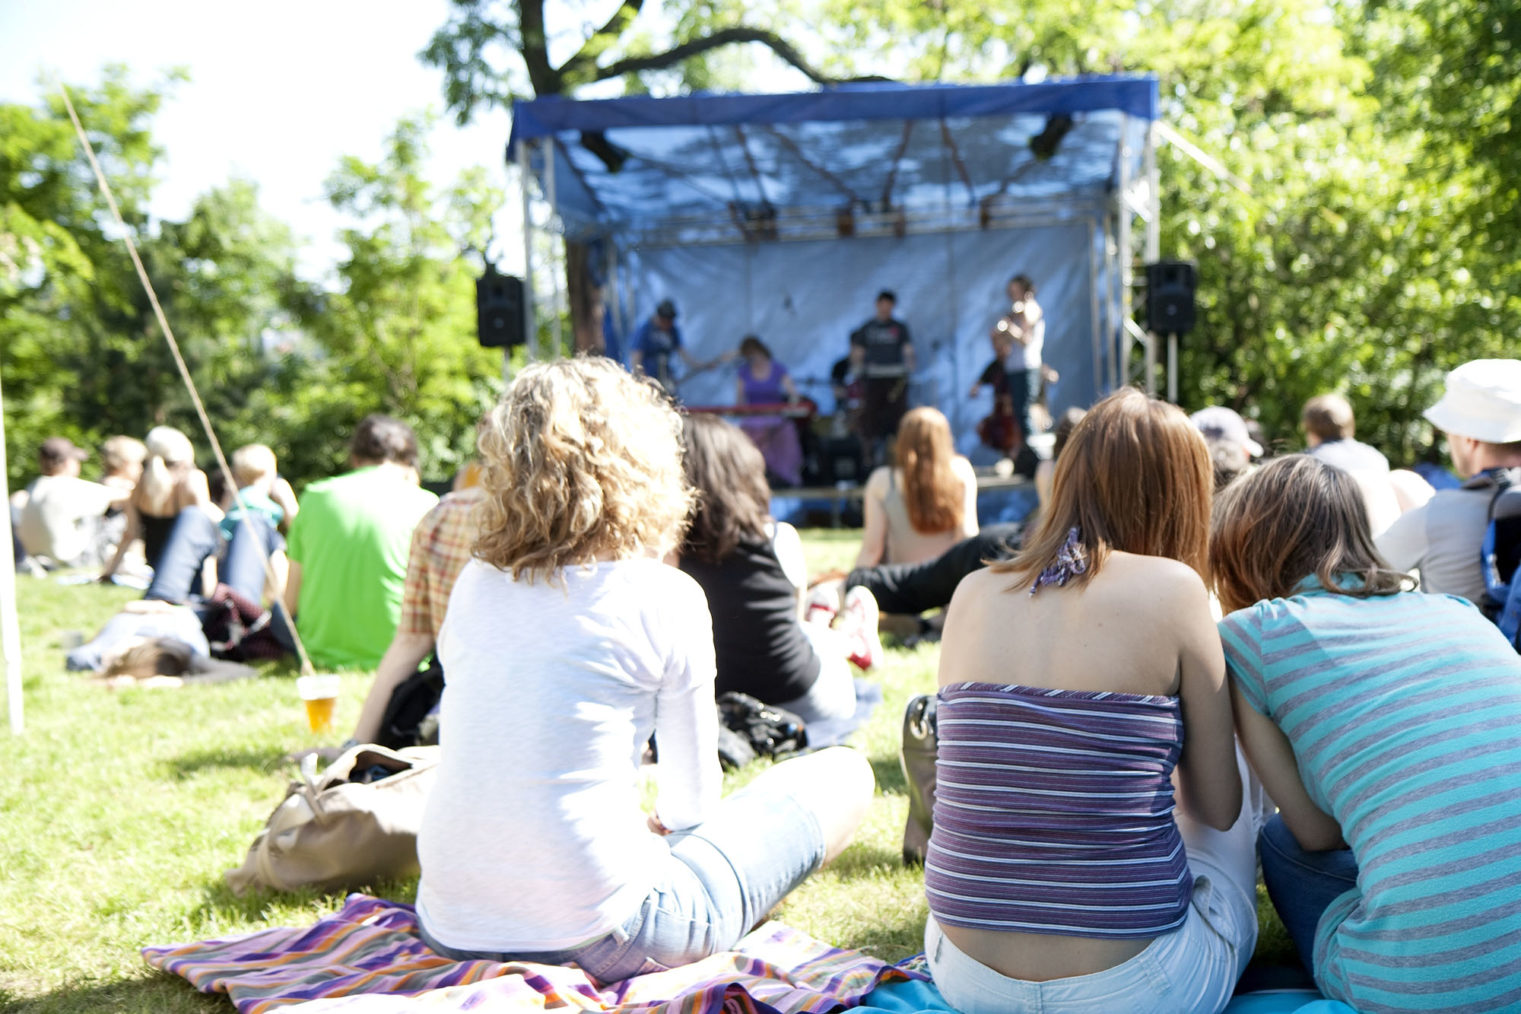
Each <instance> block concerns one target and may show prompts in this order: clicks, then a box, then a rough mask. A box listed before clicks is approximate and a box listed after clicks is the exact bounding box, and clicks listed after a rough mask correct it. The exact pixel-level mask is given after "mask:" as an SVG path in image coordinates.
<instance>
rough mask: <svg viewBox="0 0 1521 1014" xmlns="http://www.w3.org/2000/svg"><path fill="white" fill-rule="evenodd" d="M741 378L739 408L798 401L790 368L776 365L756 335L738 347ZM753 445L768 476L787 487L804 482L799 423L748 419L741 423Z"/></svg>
mask: <svg viewBox="0 0 1521 1014" xmlns="http://www.w3.org/2000/svg"><path fill="white" fill-rule="evenodd" d="M739 357H740V360H741V362H740V364H739V377H738V379H737V380H736V381H735V395H734V400H735V403H736V404H739V405H776V404H780V403H781V402H784V401H785V402H788V403H789V404H795V403H796V402H797V401H798V393H797V386H796V385H795V384H793V382H792V377H791V375H789V374H788V372H787V367H786V366H784V365H782V364H781V363H779V362H777V361H776V359H775V358H774V357H773V356H772V355H771V350H770V349H769V348H767V347H766V343H765V342H763V341H761V340H760V339H759V338H757V337H756V336H755V335H753V334H750V335H745V338H744V341H742V342H740V343H739ZM739 427H740V429H742V430H744V431H745V435H746V436H748V437H749V438H750V440H751V442H752V443H754V444H755V446H756V447H758V448H760V452H761V457H762V458H764V459H765V461H766V473H767V475H768V476H769V477H771V478H772V479H773V480H775V481H779V482H781V483H784V484H786V485H788V486H799V485H802V482H803V448H802V444H801V443H800V442H799V440H798V434H797V423H795V422H794V421H793V420H791V419H789V418H787V417H786V416H781V415H755V416H745V417H743V418H742V419H740V420H739Z"/></svg>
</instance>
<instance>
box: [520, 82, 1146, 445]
mask: <svg viewBox="0 0 1521 1014" xmlns="http://www.w3.org/2000/svg"><path fill="white" fill-rule="evenodd" d="M1157 105H1158V98H1157V80H1156V78H1154V77H1151V76H1141V75H1121V76H1106V77H1092V78H1082V79H1076V80H1060V81H1045V82H1040V83H1036V84H1023V83H1019V82H1010V83H1003V84H994V85H938V84H936V85H898V84H872V85H850V86H839V87H833V88H827V89H823V90H820V91H815V92H806V93H799V94H788V95H704V94H698V95H685V96H679V97H674V98H650V97H647V96H635V97H628V98H616V99H603V100H593V101H577V100H573V99H565V98H545V99H536V100H533V101H528V102H518V103H515V104H514V106H513V125H512V137H511V140H510V141H509V143H508V154H509V157H510V158H512V159H513V160H515V161H517V162H518V164H519V165H526V167H527V168H528V170H529V176H530V177H531V178H532V179H533V180H535V181H536V182H537V184H538V190H539V192H540V194H541V195H542V196H543V197H544V198H546V200H548V201H549V203H550V204H552V205H553V209H554V222H553V224H552V225H551V228H552V229H553V230H555V231H560V232H563V234H564V235H565V236H567V237H569V238H574V239H579V240H598V241H600V244H599V245H598V247H597V249H598V250H600V251H602V253H603V254H604V255H605V261H606V263H605V264H603V263H600V260H601V258H600V257H599V258H598V260H599V263H597V264H595V265H594V266H593V270H594V271H597V272H598V273H599V274H600V275H601V276H602V277H603V279H604V280H605V281H606V282H607V284H606V285H605V287H604V297H605V298H606V299H607V309H608V317H609V320H610V321H611V323H612V331H613V333H614V335H615V336H617V337H619V338H621V339H622V341H623V342H624V343H625V345H626V343H627V340H628V338H629V335H630V333H631V332H632V331H633V329H634V328H635V327H637V326H638V324H639V323H640V322H641V321H643V320H645V319H647V318H648V317H649V316H650V314H651V313H652V312H653V310H654V308H655V306H656V304H657V303H658V302H659V301H660V300H662V299H673V300H674V301H675V302H676V304H677V305H678V306H679V307H680V311H681V315H680V320H679V323H680V326H681V329H682V333H683V339H684V342H685V344H686V346H687V347H688V348H689V349H690V350H691V351H692V352H693V353H694V354H695V356H696V357H697V358H699V359H709V358H712V357H715V356H716V355H717V354H718V353H720V352H723V351H727V350H730V349H733V348H734V347H735V346H736V345H737V343H738V342H739V339H740V337H741V336H742V335H744V334H746V333H751V334H757V335H759V336H760V337H761V338H762V339H763V340H764V341H766V342H767V343H768V344H769V345H770V346H771V347H772V349H773V350H774V351H775V352H776V354H777V357H778V359H779V360H781V361H782V362H784V363H785V364H786V365H787V366H788V368H789V369H790V370H791V372H792V375H793V377H794V379H795V380H797V381H798V383H799V385H800V386H801V387H802V388H803V389H804V391H805V393H807V394H810V395H812V396H814V397H815V398H816V399H817V400H819V401H820V403H821V404H823V405H825V406H826V410H827V407H828V406H829V405H830V403H831V402H832V396H831V395H830V386H829V382H828V377H829V373H830V369H831V366H832V365H833V364H834V363H835V361H836V360H837V359H839V358H840V357H842V356H844V355H845V353H846V350H847V348H848V335H849V334H850V332H851V331H852V330H853V329H854V328H856V327H857V326H859V325H860V323H861V322H862V321H863V320H864V319H865V318H866V317H867V316H868V315H869V314H870V312H871V309H872V303H873V298H874V296H875V294H876V292H877V291H878V290H879V289H884V288H886V289H894V290H896V291H897V293H898V298H899V304H898V312H899V316H900V317H901V318H902V319H903V320H905V321H906V322H907V324H908V325H909V328H910V331H911V333H912V335H913V339H914V344H915V347H916V349H917V351H918V360H919V363H920V364H921V368H920V370H919V372H918V373H917V374H916V375H915V377H914V379H913V383H912V385H911V388H910V397H911V400H912V401H913V402H914V403H916V404H931V405H937V406H939V407H940V408H941V409H942V410H943V411H945V413H946V414H947V415H948V416H949V417H950V418H951V420H952V422H953V425H954V426H955V428H956V431H957V433H958V435H959V440H960V443H961V445H962V447H963V449H966V450H970V449H971V448H972V447H973V446H975V444H976V435H975V427H976V421H977V420H978V419H979V418H980V417H981V416H982V415H984V414H986V413H987V411H988V410H989V408H990V406H989V405H988V404H987V399H988V398H989V395H988V394H987V392H986V389H984V391H983V393H982V394H981V395H979V397H978V399H977V400H972V399H971V398H970V397H969V395H968V393H967V392H968V391H969V390H970V389H971V387H972V383H973V381H974V380H976V379H977V377H978V375H979V374H980V373H981V371H982V369H983V367H984V366H985V365H986V363H987V361H988V359H989V357H990V355H991V350H990V348H989V341H988V333H989V329H990V328H991V326H992V324H993V322H994V321H996V320H997V319H998V317H999V316H1000V315H1001V314H1002V313H1003V312H1006V311H1007V309H1008V306H1007V301H1006V296H1005V283H1006V282H1007V280H1008V279H1009V277H1010V276H1011V275H1013V274H1015V273H1023V274H1027V275H1029V276H1030V277H1031V278H1033V279H1034V280H1035V283H1036V286H1037V289H1038V292H1039V298H1040V300H1041V303H1042V305H1043V306H1044V307H1045V309H1046V314H1047V321H1048V326H1047V331H1046V347H1045V362H1046V363H1048V364H1049V365H1051V366H1053V367H1055V369H1056V370H1057V371H1058V372H1059V373H1060V380H1059V381H1057V382H1055V383H1054V384H1053V385H1052V386H1051V389H1050V390H1049V391H1048V395H1049V398H1048V400H1049V404H1050V406H1051V408H1052V410H1053V411H1056V412H1059V411H1060V410H1061V409H1063V408H1065V407H1067V406H1069V405H1087V404H1090V403H1091V402H1092V401H1093V400H1094V399H1095V398H1096V397H1098V396H1100V395H1101V394H1103V393H1104V392H1105V391H1106V390H1109V389H1112V388H1113V387H1114V386H1116V384H1118V383H1123V382H1124V381H1125V379H1127V377H1128V374H1129V361H1130V348H1131V343H1132V337H1131V335H1130V333H1127V328H1126V323H1127V320H1128V317H1129V305H1130V286H1129V283H1130V272H1129V267H1128V266H1129V264H1130V263H1131V262H1132V259H1133V256H1134V252H1135V251H1134V249H1133V246H1132V241H1131V238H1130V237H1131V232H1130V221H1131V218H1132V216H1133V215H1135V214H1140V215H1142V217H1144V218H1146V219H1148V221H1149V222H1150V223H1151V224H1150V226H1149V227H1148V234H1149V236H1154V230H1155V221H1156V201H1157V193H1156V186H1155V177H1154V170H1153V166H1152V164H1151V162H1150V160H1149V159H1148V155H1149V154H1150V153H1151V152H1152V151H1153V148H1152V146H1151V135H1150V128H1151V124H1152V121H1153V120H1154V119H1155V118H1156V115H1157ZM1150 245H1154V244H1153V243H1152V242H1151V241H1150V240H1149V241H1148V246H1150ZM681 395H682V397H683V398H684V399H686V400H687V401H688V402H689V403H711V404H724V403H728V402H730V401H732V399H733V397H734V377H733V376H732V375H731V374H727V373H723V372H708V373H706V374H698V375H693V376H691V377H689V378H687V381H686V382H685V383H684V384H683V386H682V389H681Z"/></svg>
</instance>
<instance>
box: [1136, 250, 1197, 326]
mask: <svg viewBox="0 0 1521 1014" xmlns="http://www.w3.org/2000/svg"><path fill="white" fill-rule="evenodd" d="M1194 270H1195V269H1194V265H1193V264H1192V263H1190V262H1189V261H1157V263H1155V264H1148V265H1146V330H1148V331H1151V332H1153V333H1155V334H1187V333H1188V332H1190V331H1192V330H1193V329H1194V284H1195V283H1194Z"/></svg>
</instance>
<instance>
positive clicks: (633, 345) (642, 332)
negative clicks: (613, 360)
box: [629, 299, 728, 395]
mask: <svg viewBox="0 0 1521 1014" xmlns="http://www.w3.org/2000/svg"><path fill="white" fill-rule="evenodd" d="M673 355H679V356H680V357H681V361H682V362H683V363H685V364H686V366H687V369H688V370H692V371H700V370H710V369H712V368H713V367H714V366H717V365H718V364H719V363H721V362H724V361H725V360H726V359H727V358H728V357H726V356H719V357H718V358H717V359H714V360H709V361H707V362H703V361H701V360H699V359H695V358H693V356H692V353H690V352H688V351H687V347H686V346H685V345H683V344H682V343H681V329H680V328H678V327H677V326H676V304H675V303H673V302H671V301H670V300H669V299H662V300H661V301H660V305H659V306H657V307H655V315H654V316H653V317H651V318H650V319H649V320H647V321H645V322H644V323H643V324H640V325H639V327H638V329H637V330H635V331H634V337H633V339H632V341H631V342H630V344H629V368H630V369H631V370H632V371H633V372H635V373H640V372H643V373H647V374H649V375H650V376H651V377H653V378H655V381H656V382H657V383H659V384H660V386H661V387H663V388H665V389H666V391H667V392H668V393H670V394H672V395H674V394H675V393H676V383H677V381H676V374H675V372H674V371H672V369H671V357H672V356H673Z"/></svg>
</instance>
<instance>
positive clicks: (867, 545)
mask: <svg viewBox="0 0 1521 1014" xmlns="http://www.w3.org/2000/svg"><path fill="white" fill-rule="evenodd" d="M893 457H894V459H895V462H896V463H895V465H893V466H887V465H884V466H883V467H881V468H878V469H877V470H876V471H874V472H872V473H871V477H870V478H868V479H867V480H866V489H865V491H864V498H863V501H862V513H863V524H862V528H863V530H862V532H861V551H860V553H859V554H858V555H857V556H856V566H857V567H874V566H876V565H877V564H879V563H922V562H924V561H925V560H933V559H934V558H935V557H937V556H939V555H940V554H941V553H944V552H945V551H946V550H948V549H950V548H951V547H952V546H954V545H955V544H956V543H958V542H960V541H961V540H962V539H969V538H971V537H972V536H973V535H976V534H977V474H976V473H975V472H973V471H972V463H971V462H969V461H967V459H966V458H964V457H962V456H961V455H959V454H957V453H956V447H955V444H954V443H953V442H952V440H951V424H950V423H949V422H948V421H947V420H946V418H945V416H944V415H942V414H941V413H940V411H939V410H938V409H933V408H928V407H925V408H916V409H913V410H912V411H910V412H909V413H908V414H907V415H905V416H904V417H903V422H902V423H901V424H899V426H898V440H897V444H896V446H895V449H894V452H893Z"/></svg>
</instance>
